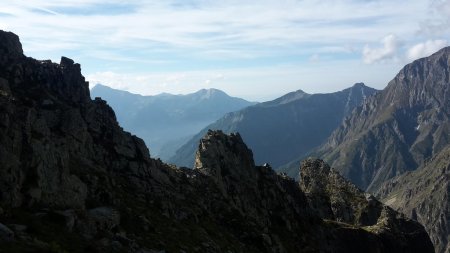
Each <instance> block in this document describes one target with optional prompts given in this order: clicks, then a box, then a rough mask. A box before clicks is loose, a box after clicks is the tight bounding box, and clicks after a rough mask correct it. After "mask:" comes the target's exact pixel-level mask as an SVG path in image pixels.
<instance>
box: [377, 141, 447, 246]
mask: <svg viewBox="0 0 450 253" xmlns="http://www.w3.org/2000/svg"><path fill="white" fill-rule="evenodd" d="M449 195H450V147H447V148H445V149H443V150H442V151H441V152H440V153H439V154H438V155H437V156H436V157H434V158H433V159H431V160H430V161H428V162H427V163H426V164H425V165H424V166H423V167H421V168H419V169H418V170H416V171H413V172H408V173H405V174H403V175H401V176H398V177H395V178H393V179H391V180H389V181H387V182H385V183H384V184H383V185H382V187H381V188H380V189H379V190H378V192H377V196H379V197H380V199H381V200H382V201H383V202H385V203H386V204H388V205H389V206H391V207H392V208H394V209H396V210H398V211H400V212H402V213H405V214H406V215H407V216H409V217H410V218H411V219H414V220H417V221H419V222H420V223H422V224H424V226H425V229H426V230H427V232H428V233H429V235H430V237H431V240H432V241H433V244H434V245H435V249H436V253H447V252H449V251H450V201H449Z"/></svg>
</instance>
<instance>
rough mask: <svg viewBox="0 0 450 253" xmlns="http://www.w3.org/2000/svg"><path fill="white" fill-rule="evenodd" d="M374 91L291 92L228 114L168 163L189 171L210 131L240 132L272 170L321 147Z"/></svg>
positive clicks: (359, 87) (355, 87) (356, 88)
mask: <svg viewBox="0 0 450 253" xmlns="http://www.w3.org/2000/svg"><path fill="white" fill-rule="evenodd" d="M375 92H376V90H375V89H372V88H369V87H366V86H364V85H362V84H361V83H357V84H355V85H353V86H352V87H350V88H347V89H344V90H342V91H339V92H335V93H327V94H307V93H305V92H303V91H301V90H299V91H295V92H290V93H288V94H286V95H284V96H282V97H280V98H277V99H275V100H272V101H268V102H263V103H259V104H257V105H254V106H251V107H247V108H244V109H242V110H240V111H237V112H232V113H229V114H226V115H225V116H223V117H222V118H220V119H219V120H217V121H216V122H215V123H213V124H211V125H209V126H207V127H205V128H203V129H202V130H201V131H200V132H199V133H198V134H196V135H195V136H194V137H193V138H191V139H190V140H189V141H188V142H187V143H185V144H184V145H183V146H182V147H181V148H180V149H179V150H178V151H177V153H176V154H175V156H173V157H172V158H170V159H169V162H171V163H174V164H177V165H179V166H185V167H192V166H193V164H194V153H195V150H196V148H197V143H198V140H199V139H200V138H201V137H202V136H203V135H204V134H206V133H207V131H208V129H213V130H216V129H217V130H222V131H225V132H226V133H231V132H239V133H240V134H241V135H242V137H243V138H244V140H245V141H246V143H248V145H249V146H250V147H251V148H252V150H253V151H254V152H255V160H256V161H257V162H258V163H266V162H267V163H270V164H271V165H272V166H274V167H278V166H279V165H281V164H283V163H286V162H288V161H290V160H291V159H293V158H294V157H296V156H298V154H306V153H307V152H308V151H309V150H311V149H312V148H314V147H315V146H318V145H320V144H321V143H322V142H323V141H324V140H325V139H326V138H327V137H328V135H329V134H331V132H332V131H333V130H334V128H335V127H337V126H338V125H339V124H340V122H341V121H342V119H343V117H344V116H345V115H347V114H349V113H350V112H351V110H352V109H353V108H354V107H355V106H356V105H358V104H360V103H361V102H362V100H363V99H365V97H367V96H370V95H371V94H373V93H375Z"/></svg>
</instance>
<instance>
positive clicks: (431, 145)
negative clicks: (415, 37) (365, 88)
mask: <svg viewBox="0 0 450 253" xmlns="http://www.w3.org/2000/svg"><path fill="white" fill-rule="evenodd" d="M449 116H450V47H447V48H444V49H442V50H440V51H439V52H437V53H435V54H433V55H432V56H430V57H427V58H423V59H419V60H416V61H414V62H413V63H411V64H408V65H406V66H405V67H404V68H403V69H402V70H401V71H400V73H398V75H397V76H396V77H395V78H394V79H393V80H392V81H391V82H390V83H389V85H388V86H387V87H386V88H385V89H384V90H383V91H381V92H379V93H377V94H376V95H375V96H373V97H371V98H369V99H368V100H367V101H366V102H365V103H364V104H363V105H362V106H361V107H358V108H357V109H356V110H355V111H354V112H353V113H352V114H351V116H349V117H348V118H346V119H345V121H344V122H343V123H342V125H341V126H340V127H339V128H338V129H337V130H336V131H335V132H334V133H333V134H332V136H331V137H330V138H329V139H328V141H327V143H326V144H325V145H324V146H322V147H321V148H320V149H319V151H318V152H317V153H316V155H317V156H319V157H323V158H324V159H325V160H326V161H328V162H330V163H331V164H332V166H333V167H335V168H337V169H338V170H339V172H340V173H342V174H343V175H344V176H345V177H346V178H348V179H350V180H351V181H352V182H353V183H355V184H356V185H358V186H359V187H361V188H362V189H368V190H369V191H376V189H377V188H378V187H379V186H380V185H381V184H382V183H383V182H384V181H386V180H388V179H390V178H392V177H394V176H397V175H400V174H402V173H404V172H406V171H408V170H415V169H417V168H418V167H419V166H420V165H422V164H423V163H424V161H426V160H427V159H430V158H431V157H433V156H434V155H436V154H438V153H439V152H440V151H441V150H442V149H443V147H445V146H446V145H447V144H448V143H449V142H450V121H449Z"/></svg>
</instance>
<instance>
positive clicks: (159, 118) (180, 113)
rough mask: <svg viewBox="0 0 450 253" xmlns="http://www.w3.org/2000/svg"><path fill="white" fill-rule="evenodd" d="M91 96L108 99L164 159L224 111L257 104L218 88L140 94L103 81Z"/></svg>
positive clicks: (123, 123)
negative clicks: (182, 93) (152, 94)
mask: <svg viewBox="0 0 450 253" xmlns="http://www.w3.org/2000/svg"><path fill="white" fill-rule="evenodd" d="M91 97H92V98H95V97H101V98H102V99H105V100H107V101H108V104H109V105H110V106H111V107H112V108H113V109H114V111H115V112H116V116H117V120H118V121H119V123H120V125H121V126H122V127H123V128H124V129H125V130H127V131H130V132H132V133H134V134H136V135H138V136H140V137H141V138H143V139H144V141H145V143H146V144H147V145H148V146H149V147H150V151H151V153H152V155H153V156H156V157H160V158H161V159H163V160H166V159H167V158H169V157H170V156H172V155H173V154H174V153H175V150H177V149H178V148H179V147H180V146H181V145H182V144H184V143H185V142H186V141H187V140H189V138H191V137H192V136H193V135H194V134H196V133H197V132H198V131H200V130H201V129H202V128H203V127H205V126H207V125H208V124H210V123H212V122H214V121H215V120H217V119H219V118H220V117H222V116H223V115H224V114H226V113H229V112H232V111H236V110H239V109H242V108H244V107H247V106H249V105H254V104H255V103H253V102H249V101H246V100H244V99H241V98H235V97H230V96H228V95H227V94H226V93H225V92H223V91H221V90H217V89H202V90H199V91H197V92H195V93H192V94H187V95H172V94H168V93H163V94H160V95H155V96H141V95H137V94H132V93H129V92H126V91H121V90H116V89H112V88H110V87H108V86H105V85H101V84H97V85H96V86H95V87H94V88H92V90H91Z"/></svg>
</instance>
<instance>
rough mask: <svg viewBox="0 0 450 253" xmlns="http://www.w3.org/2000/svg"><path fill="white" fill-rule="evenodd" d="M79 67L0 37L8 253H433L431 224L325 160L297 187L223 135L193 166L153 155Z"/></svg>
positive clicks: (213, 136) (2, 233) (2, 221)
mask: <svg viewBox="0 0 450 253" xmlns="http://www.w3.org/2000/svg"><path fill="white" fill-rule="evenodd" d="M80 72H81V71H80V66H79V65H78V64H74V62H73V61H72V60H70V59H67V58H64V57H63V58H62V60H61V63H60V64H55V63H51V62H50V61H37V60H34V59H31V58H27V57H25V56H24V55H23V53H22V48H21V45H20V42H19V39H18V37H17V36H16V35H14V34H12V33H6V32H0V193H1V195H0V240H2V242H1V243H0V251H1V252H140V253H146V252H160V251H163V252H433V247H432V244H431V241H430V239H429V237H428V235H427V234H426V232H425V231H424V229H423V227H422V226H421V225H420V224H418V223H417V222H415V221H412V220H408V219H406V218H403V217H402V216H401V215H400V214H398V213H396V212H395V211H393V210H391V209H390V208H388V207H386V206H383V205H382V204H381V203H379V202H378V201H376V200H375V199H374V198H372V197H370V196H368V197H366V196H365V195H364V193H363V192H361V191H359V190H358V189H357V188H355V187H354V186H353V185H351V184H350V183H348V182H346V181H345V180H344V179H342V178H341V177H340V176H339V175H338V174H337V173H335V172H333V170H331V169H329V168H328V167H327V165H325V164H324V163H323V162H322V161H318V160H307V161H306V162H305V163H304V164H303V168H302V170H301V171H302V175H301V183H300V185H299V184H298V183H297V182H295V181H294V180H292V179H290V178H288V177H285V176H282V175H278V174H276V173H275V172H274V171H273V170H272V169H271V168H270V166H269V165H265V166H255V164H254V161H253V155H252V152H251V151H250V150H249V149H248V148H247V146H246V145H245V144H244V143H243V141H242V139H241V138H240V136H239V135H238V134H234V135H225V134H223V133H222V132H219V131H216V132H213V131H210V132H208V133H207V135H206V136H205V137H204V138H203V139H202V140H201V143H200V146H199V151H198V153H197V157H196V169H194V170H189V169H179V168H175V167H172V166H169V165H166V164H164V163H162V162H161V161H159V160H155V159H152V158H150V155H149V151H148V149H147V148H146V146H145V145H144V143H143V141H142V140H141V139H139V138H137V137H136V136H133V135H131V134H130V133H127V132H124V131H123V130H122V128H121V127H120V126H119V125H118V123H117V121H116V118H115V115H114V112H113V111H112V109H111V108H110V107H109V106H108V105H107V103H106V102H105V101H103V100H101V99H95V100H91V99H90V98H89V89H88V84H87V83H86V82H85V80H84V77H83V76H82V75H81V73H80Z"/></svg>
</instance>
